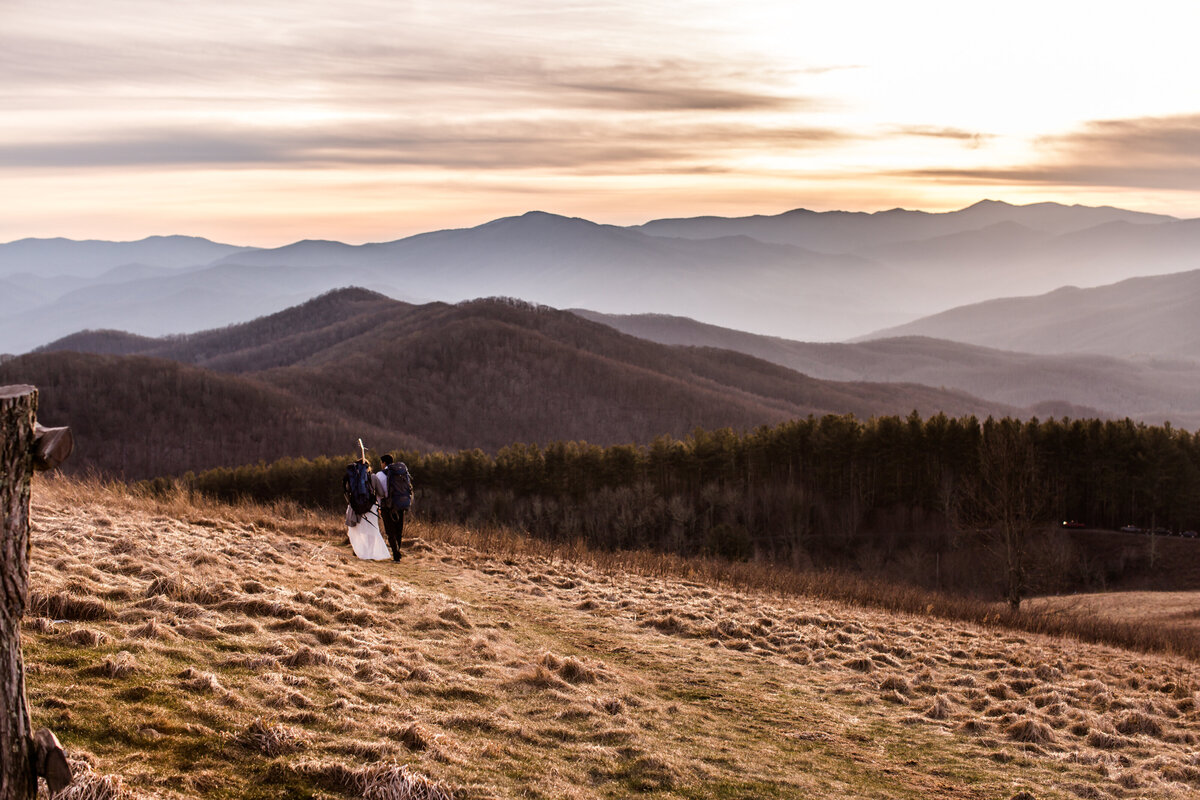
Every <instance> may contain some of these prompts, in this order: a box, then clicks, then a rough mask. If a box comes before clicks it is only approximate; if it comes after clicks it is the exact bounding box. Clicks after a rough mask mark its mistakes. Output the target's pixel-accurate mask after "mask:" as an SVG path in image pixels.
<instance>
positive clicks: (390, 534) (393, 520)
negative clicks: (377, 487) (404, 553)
mask: <svg viewBox="0 0 1200 800" xmlns="http://www.w3.org/2000/svg"><path fill="white" fill-rule="evenodd" d="M379 518H380V519H381V520H383V531H384V533H386V534H387V540H388V547H390V548H392V560H393V561H399V560H400V540H401V538H402V537H403V536H404V509H403V508H381V509H380V510H379Z"/></svg>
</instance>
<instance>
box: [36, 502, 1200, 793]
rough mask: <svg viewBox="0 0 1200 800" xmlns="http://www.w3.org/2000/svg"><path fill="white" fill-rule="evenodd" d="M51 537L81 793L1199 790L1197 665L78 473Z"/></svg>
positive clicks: (59, 703) (42, 594) (48, 532)
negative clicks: (375, 537) (389, 549)
mask: <svg viewBox="0 0 1200 800" xmlns="http://www.w3.org/2000/svg"><path fill="white" fill-rule="evenodd" d="M33 520H34V523H33V525H34V531H33V556H32V581H31V585H32V596H31V607H30V609H29V612H28V614H27V619H26V622H25V625H24V628H23V635H24V642H25V654H26V664H27V670H28V677H27V683H28V690H29V698H30V702H31V705H32V707H33V713H34V722H35V725H48V726H49V727H50V728H51V729H52V730H54V731H55V732H56V733H57V734H58V735H59V737H60V738H61V739H62V741H63V742H64V745H65V746H66V747H67V750H68V752H69V754H70V755H71V757H72V759H73V760H74V762H75V766H76V770H77V773H78V774H79V776H80V777H79V779H78V780H77V782H76V785H75V786H73V787H72V788H71V789H70V790H69V792H68V794H67V797H68V798H72V799H73V800H81V799H82V798H88V799H89V800H91V799H92V798H129V799H130V800H134V799H136V798H149V797H164V798H177V797H213V798H233V797H239V798H240V797H246V798H371V799H373V800H376V799H377V800H393V799H402V798H450V797H453V798H460V799H463V800H465V799H467V798H492V797H496V798H518V797H520V798H593V797H596V798H621V797H630V796H644V797H654V798H667V797H671V798H760V797H761V798H785V797H786V798H816V799H818V800H820V799H821V798H829V799H830V800H832V799H833V798H838V799H840V798H895V799H897V800H899V799H901V798H909V799H912V800H916V799H917V798H921V799H922V800H930V799H931V798H955V799H956V800H971V799H973V798H977V799H978V800H985V799H987V800H992V799H994V800H1010V798H1014V797H1020V798H1022V800H1028V799H1029V798H1030V797H1032V798H1036V799H1037V800H1043V799H1044V798H1088V799H1091V798H1179V799H1180V800H1182V799H1183V798H1193V797H1196V796H1198V795H1200V748H1198V743H1200V681H1198V680H1197V671H1196V664H1195V663H1194V662H1193V661H1188V660H1185V659H1183V658H1179V657H1172V656H1161V655H1147V654H1145V653H1138V652H1130V651H1125V650H1121V649H1116V648H1113V647H1109V646H1104V645H1095V644H1082V643H1080V642H1078V641H1073V640H1068V639H1062V638H1052V637H1048V636H1042V635H1038V634H1031V633H1023V632H1019V631H1013V630H1012V629H1006V628H998V627H993V626H988V625H980V624H974V623H967V622H956V621H948V620H946V619H939V618H933V617H927V616H920V615H905V614H900V613H896V612H888V611H883V610H878V609H870V608H861V607H854V606H850V605H843V604H839V603H836V602H833V601H830V600H823V599H819V598H806V597H797V596H786V597H785V596H782V595H778V594H772V593H769V592H766V591H762V590H753V589H750V588H743V589H740V590H735V589H732V588H729V587H727V586H726V587H718V586H716V585H713V584H711V583H707V582H702V581H698V580H694V579H688V578H686V577H684V576H681V575H679V574H653V573H652V571H649V570H636V569H616V568H612V567H607V566H606V565H605V564H604V563H602V562H601V561H598V560H596V559H590V560H589V559H586V558H573V557H571V554H570V551H569V549H568V550H563V551H560V552H558V553H557V554H555V553H549V554H547V553H537V552H532V551H531V552H528V553H522V552H518V549H515V548H509V551H507V552H506V551H505V549H504V548H502V547H498V546H490V545H489V543H488V541H487V540H486V537H483V536H476V537H475V538H474V539H473V538H472V535H470V532H464V531H461V530H455V529H449V528H446V529H442V528H434V527H432V526H425V525H421V524H420V523H417V524H415V525H413V526H412V529H413V530H412V532H413V534H415V540H414V542H413V544H412V546H411V547H410V548H409V549H408V552H407V553H406V555H405V558H404V560H403V561H402V562H401V563H399V564H393V563H392V562H390V561H388V562H377V563H376V562H362V561H358V560H357V559H355V558H354V557H353V554H352V553H351V551H350V548H349V545H348V543H347V542H346V541H345V537H344V529H341V528H340V521H339V520H338V519H337V518H336V517H334V516H330V517H321V516H317V515H314V514H312V513H311V512H300V511H294V510H287V509H281V508H274V509H266V508H261V507H254V506H237V507H229V506H218V505H210V504H190V503H187V502H185V501H182V500H179V501H171V502H157V501H154V500H151V499H147V498H141V497H137V496H135V495H131V494H129V493H128V492H127V491H126V490H124V489H121V488H112V487H108V488H103V487H98V486H96V485H94V484H91V485H89V484H84V483H77V482H72V481H67V480H63V479H48V480H39V482H38V483H37V484H36V485H35V490H34V502H33ZM472 541H474V544H473V545H470V546H469V545H468V544H467V543H469V542H472Z"/></svg>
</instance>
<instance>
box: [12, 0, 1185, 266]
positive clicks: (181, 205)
mask: <svg viewBox="0 0 1200 800" xmlns="http://www.w3.org/2000/svg"><path fill="white" fill-rule="evenodd" d="M0 21H2V23H3V24H2V25H0V31H2V32H0V45H2V46H0V75H2V76H3V81H2V82H0V98H2V103H3V109H4V110H3V111H2V112H0V114H2V116H3V120H4V125H3V127H0V183H2V185H3V187H4V198H5V201H4V214H3V216H2V217H0V241H9V240H13V239H18V238H22V237H26V236H68V237H72V238H105V239H136V238H141V237H143V236H147V235H151V234H164V233H186V234H192V235H200V236H207V237H209V238H213V239H217V240H222V241H230V242H235V243H238V244H247V245H277V244H283V243H286V242H290V241H294V240H297V239H302V238H328V239H340V240H343V241H351V242H363V241H380V240H388V239H395V238H399V237H401V236H405V235H409V234H412V233H417V232H421V231H425V230H430V229H435V228H447V227H463V226H470V225H476V224H478V223H480V222H484V221H486V220H488V219H492V218H495V217H499V216H507V215H511V214H519V213H522V212H524V211H527V210H530V209H543V210H546V211H552V212H555V213H560V214H567V215H574V216H584V217H587V218H589V219H593V220H596V221H600V222H611V223H617V224H631V223H639V222H644V221H646V220H649V219H653V218H656V217H662V216H691V215H699V214H720V215H726V216H739V215H746V214H753V213H779V212H781V211H785V210H787V209H790V208H796V207H806V208H811V209H815V210H828V209H847V210H863V211H876V210H881V209H886V208H891V207H896V206H902V207H908V208H920V209H926V210H934V211H936V210H949V209H954V208H960V207H963V206H966V205H969V204H971V203H973V202H975V201H977V200H979V199H981V198H985V197H987V198H993V199H999V200H1007V201H1009V202H1013V203H1028V202H1036V201H1043V200H1052V201H1057V202H1063V203H1082V204H1088V205H1106V204H1107V205H1119V206H1121V207H1124V208H1132V209H1138V210H1144V211H1154V212H1159V213H1167V214H1172V215H1175V216H1180V217H1194V216H1200V103H1198V102H1197V101H1196V100H1195V96H1196V95H1195V92H1194V91H1193V90H1192V87H1193V86H1194V85H1195V84H1196V82H1197V79H1198V78H1200V57H1197V55H1196V49H1195V47H1194V41H1193V38H1194V32H1195V31H1196V30H1197V29H1200V7H1198V6H1196V5H1195V4H1192V3H1182V2H1180V3H1174V2H1149V3H1142V4H1139V5H1138V6H1137V7H1136V9H1121V10H1120V11H1118V10H1116V7H1105V6H1097V5H1095V4H1085V3H1081V2H1056V3H1045V2H1041V3H1033V2H1015V3H1008V4H1005V5H1004V6H1002V7H997V6H983V5H980V4H974V3H969V4H968V3H953V2H917V3H905V4H897V3H885V2H847V3H837V4H828V3H792V2H775V1H773V0H751V1H750V2H745V3H738V4H728V3H718V2H711V1H710V0H675V1H674V2H669V3H652V4H637V3H626V2H620V0H605V1H604V2H586V3H585V2H566V3H553V4H550V3H540V2H533V0H516V2H513V3H506V4H494V3H483V2H477V1H472V0H455V1H453V2H440V3H434V2H425V1H424V0H417V1H416V2H405V3H392V2H366V1H364V0H354V1H353V2H346V3H339V4H336V5H335V4H329V3H325V2H317V1H316V0H299V1H297V0H289V1H288V2H283V0H250V1H249V2H244V3H237V4H232V3H228V4H223V3H216V4H214V3H208V2H179V3H172V4H162V3H152V2H148V1H147V0H109V1H108V2H104V3H94V2H46V3H32V2H11V3H5V4H4V6H3V9H2V10H0Z"/></svg>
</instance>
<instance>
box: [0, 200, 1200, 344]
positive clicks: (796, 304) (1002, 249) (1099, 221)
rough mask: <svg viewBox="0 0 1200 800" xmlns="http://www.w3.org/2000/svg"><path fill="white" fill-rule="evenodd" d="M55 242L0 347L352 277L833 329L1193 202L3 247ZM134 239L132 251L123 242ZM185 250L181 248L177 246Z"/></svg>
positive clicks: (1179, 242)
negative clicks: (64, 264) (366, 237)
mask: <svg viewBox="0 0 1200 800" xmlns="http://www.w3.org/2000/svg"><path fill="white" fill-rule="evenodd" d="M651 234H654V235H651ZM661 234H672V235H661ZM676 234H677V235H676ZM696 237H707V238H696ZM51 244H53V245H56V246H61V247H63V248H67V249H71V248H70V247H68V246H69V245H70V246H78V247H77V248H76V249H77V250H78V251H79V252H84V251H85V250H87V249H89V248H93V247H95V248H99V251H102V252H100V255H98V256H96V259H97V260H94V261H93V262H89V263H90V264H91V266H89V267H88V269H89V270H91V272H90V273H89V276H88V277H82V278H75V279H72V280H69V281H66V280H49V279H45V278H44V277H40V276H42V275H43V274H44V273H42V272H34V273H30V272H28V271H27V272H26V273H24V274H18V275H10V276H8V277H7V278H3V280H5V281H8V282H10V283H12V284H15V285H17V286H19V287H20V288H21V289H23V291H24V293H23V294H22V295H21V297H20V298H18V299H12V300H9V301H8V302H7V303H6V304H4V305H0V350H7V351H14V352H21V351H25V350H28V349H30V348H32V347H36V346H38V345H41V344H44V343H45V342H48V341H51V340H53V339H56V338H59V337H61V336H65V335H67V334H69V333H72V332H74V331H77V330H80V329H82V328H92V329H121V330H125V331H128V332H130V333H135V334H139V335H148V336H160V335H163V334H168V333H184V332H189V331H195V330H201V329H205V328H211V327H214V326H221V325H227V324H231V323H234V322H236V321H239V320H245V319H249V318H252V317H255V316H259V315H263V314H269V313H273V312H275V311H278V310H281V309H283V308H286V307H289V306H292V305H295V304H296V303H299V302H302V301H303V300H305V299H308V298H311V297H313V296H315V295H317V294H320V293H322V292H325V291H328V290H330V289H333V288H336V287H338V286H344V285H346V284H348V283H354V284H356V285H361V286H366V287H368V288H371V289H373V290H376V291H379V292H382V293H384V294H387V295H388V296H391V297H394V298H399V299H403V300H406V301H411V302H414V303H426V302H429V301H430V300H440V301H444V302H458V301H461V300H465V299H469V298H472V297H479V296H508V297H519V298H521V299H524V300H528V301H533V302H539V303H544V304H547V305H551V306H555V307H587V308H591V309H594V310H597V311H600V312H604V313H618V314H628V313H646V312H655V313H666V314H672V315H676V316H687V317H691V318H694V319H701V320H704V321H705V322H707V323H710V324H714V325H721V326H723V327H728V328H735V329H741V330H748V331H754V332H757V333H766V334H771V335H777V336H784V337H786V338H789V339H799V340H808V341H830V340H841V339H848V338H851V337H854V336H862V335H864V334H867V333H869V332H870V331H874V330H879V329H881V328H886V327H893V326H897V325H901V324H904V323H907V322H910V321H912V320H915V319H919V318H921V317H924V316H928V315H930V314H934V313H937V312H940V311H943V310H945V309H947V308H953V307H956V306H960V305H964V304H966V303H973V302H979V301H982V300H987V299H991V298H994V297H996V296H999V295H1006V296H1009V295H1014V294H1036V293H1041V292H1045V291H1048V290H1050V289H1052V288H1056V287H1058V286H1062V285H1065V284H1073V285H1096V284H1098V283H1104V282H1106V281H1113V280H1118V279H1123V278H1126V277H1130V276H1134V275H1145V274H1150V273H1155V272H1157V273H1163V272H1173V271H1177V270H1182V269H1189V268H1194V266H1195V264H1196V261H1195V255H1194V254H1196V253H1200V220H1191V221H1180V220H1175V219H1173V218H1170V217H1162V216H1157V215H1150V214H1140V213H1136V212H1129V211H1122V210H1120V209H1115V208H1087V207H1082V206H1070V207H1067V206H1061V205H1056V204H1052V203H1043V204H1036V205H1031V206H1012V205H1009V204H1006V203H996V202H987V201H985V202H983V203H978V204H976V205H974V206H971V207H970V208H966V209H963V210H961V211H956V212H951V213H947V214H928V213H925V212H916V211H903V210H899V209H897V210H893V211H887V212H879V213H876V214H852V213H846V212H827V213H816V212H810V211H804V210H797V211H792V212H788V213H787V214H782V215H778V216H775V217H748V218H743V219H735V220H729V219H720V218H697V219H693V220H659V221H656V222H653V223H647V224H646V225H644V226H638V227H635V228H621V227H616V226H612V225H598V224H596V223H593V222H589V221H587V220H583V219H575V218H567V217H561V216H556V215H553V214H546V213H542V212H530V213H528V214H524V215H522V216H518V217H506V218H503V219H498V220H494V221H492V222H489V223H486V224H484V225H480V226H478V227H475V228H466V229H461V230H445V231H435V232H431V233H425V234H420V235H417V236H411V237H408V238H405V239H399V240H396V241H392V242H381V243H374V244H364V245H348V244H343V243H340V242H330V241H317V240H306V241H301V242H296V243H294V244H291V245H288V246H286V247H281V248H274V249H262V250H250V249H246V250H238V249H237V248H232V247H231V246H229V245H216V244H214V243H212V242H205V241H204V240H190V239H184V238H183V237H169V238H166V239H162V240H144V241H143V242H133V243H111V242H109V243H103V242H101V243H95V242H75V243H68V242H65V241H57V240H23V241H22V242H14V243H10V244H9V245H2V246H0V247H4V248H10V249H13V248H16V249H19V248H20V247H24V248H26V249H30V248H33V249H37V248H35V247H34V246H35V245H36V246H37V247H40V248H42V249H43V250H46V249H47V248H50V245H51ZM152 244H153V245H155V246H156V247H157V248H158V249H166V250H169V251H170V253H174V254H175V261H173V262H172V264H174V265H178V264H182V263H184V262H185V261H188V260H189V259H194V258H198V257H200V256H201V255H211V251H212V249H213V248H217V249H218V250H219V251H220V255H219V257H216V258H215V259H214V260H212V261H211V263H207V264H203V265H199V266H197V265H191V266H188V267H179V266H166V265H164V263H160V262H165V261H166V260H167V259H166V257H165V256H164V257H163V258H161V259H160V261H159V262H155V261H154V260H153V259H152V258H151V257H150V256H153V255H154V253H153V252H151V251H153V250H155V248H154V247H151V246H150V245H152ZM168 244H169V245H171V246H172V247H174V246H176V245H178V247H179V248H181V249H178V250H172V249H171V248H170V247H167V245H168ZM102 245H108V246H111V247H109V248H108V250H111V249H113V248H116V249H117V250H118V251H120V257H121V258H126V257H128V258H133V257H134V255H137V256H138V260H137V261H124V262H122V263H121V264H120V265H119V266H113V265H112V263H111V262H112V260H113V258H116V256H113V255H112V253H109V252H108V250H106V249H105V248H104V247H101V246H102ZM134 246H137V247H138V248H140V250H141V251H144V252H139V253H133V252H131V248H133V247H134ZM80 248H82V249H80ZM50 249H53V248H50ZM185 250H186V251H187V252H188V253H191V255H190V256H187V257H184V256H183V255H179V253H181V252H183V251H185ZM13 252H16V250H15V249H14V250H13ZM170 253H168V255H169V254H170ZM9 255H10V256H11V255H12V253H10V254H9ZM105 258H107V259H108V261H104V259H105ZM47 263H49V262H47ZM1022 349H1030V348H1029V347H1024V348H1022ZM1156 352H1157V351H1156Z"/></svg>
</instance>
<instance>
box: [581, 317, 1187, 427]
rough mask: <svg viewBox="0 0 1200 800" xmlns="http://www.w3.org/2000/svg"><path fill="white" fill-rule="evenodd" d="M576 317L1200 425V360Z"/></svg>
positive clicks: (1051, 406)
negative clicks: (821, 339) (846, 340)
mask: <svg viewBox="0 0 1200 800" xmlns="http://www.w3.org/2000/svg"><path fill="white" fill-rule="evenodd" d="M575 313H577V314H580V315H581V316H584V317H586V318H588V319H592V320H595V321H597V322H603V323H604V324H607V325H611V326H612V327H614V328H616V329H617V330H620V331H623V332H625V333H628V334H630V335H632V336H639V337H641V338H644V339H649V340H651V341H655V342H659V343H661V344H671V345H691V346H700V347H721V348H725V349H729V350H736V351H738V352H742V353H747V354H749V355H753V356H755V357H756V358H761V359H764V360H766V361H770V362H772V363H775V364H780V365H782V366H785V367H788V368H790V369H794V370H797V371H799V372H802V373H804V374H806V375H811V376H812V377H815V378H822V379H825V380H835V381H883V382H888V381H902V382H908V383H919V384H925V385H928V386H941V387H946V388H950V389H957V390H959V391H963V392H967V393H969V394H972V395H974V396H976V397H980V398H985V399H987V400H991V401H994V402H998V403H1005V404H1008V405H1012V406H1017V407H1021V408H1029V409H1033V410H1035V411H1036V412H1037V413H1038V414H1039V415H1041V416H1047V415H1051V416H1062V415H1064V414H1065V415H1068V416H1072V417H1079V416H1100V417H1115V418H1121V417H1126V416H1128V417H1132V418H1133V419H1138V420H1142V421H1145V422H1149V423H1155V424H1161V423H1162V422H1166V421H1170V422H1172V423H1173V424H1175V425H1178V426H1181V427H1185V428H1200V363H1196V362H1194V361H1188V360H1160V359H1156V360H1147V359H1139V360H1133V359H1127V358H1116V357H1112V356H1103V355H1085V354H1067V355H1038V354H1032V353H1016V352H1009V351H1004V350H996V349H992V348H986V347H978V346H975V345H967V344H962V343H959V342H952V341H946V340H944V339H930V338H927V337H924V336H905V337H898V338H887V339H878V340H872V341H865V342H860V343H851V344H829V343H814V342H796V341H791V340H788V339H780V338H776V337H770V336H758V335H755V334H751V333H745V332H743V331H735V330H729V329H726V328H719V327H716V326H713V325H705V324H703V323H699V322H696V321H695V320H691V319H685V318H680V317H670V316H666V315H656V314H647V315H629V316H618V315H607V314H597V313H595V312H591V311H583V310H576V312H575Z"/></svg>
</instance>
